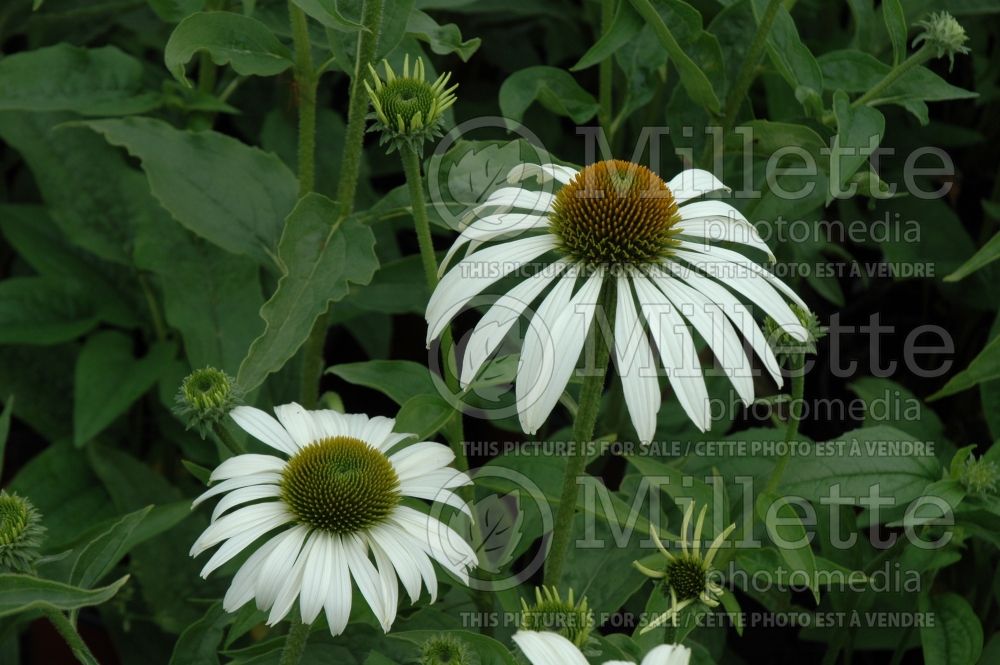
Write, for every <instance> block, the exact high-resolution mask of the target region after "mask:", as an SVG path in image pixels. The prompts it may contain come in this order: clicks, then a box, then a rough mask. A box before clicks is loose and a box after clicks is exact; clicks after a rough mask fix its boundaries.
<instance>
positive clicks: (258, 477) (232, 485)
mask: <svg viewBox="0 0 1000 665" xmlns="http://www.w3.org/2000/svg"><path fill="white" fill-rule="evenodd" d="M280 482H281V474H280V473H277V472H275V471H266V472H264V473H251V474H250V475H248V476H236V477H235V478H229V479H228V480H223V481H222V482H221V483H219V484H217V485H213V486H212V487H211V488H209V489H208V490H206V491H205V492H203V493H202V494H201V495H199V496H198V498H197V499H195V500H194V501H192V502H191V508H192V509H194V508H197V507H198V506H199V505H200V504H201V503H202V502H203V501H205V500H206V499H211V498H212V497H213V496H216V495H217V494H224V493H226V492H230V491H232V490H236V489H240V488H241V487H252V486H253V485H274V484H277V483H280Z"/></svg>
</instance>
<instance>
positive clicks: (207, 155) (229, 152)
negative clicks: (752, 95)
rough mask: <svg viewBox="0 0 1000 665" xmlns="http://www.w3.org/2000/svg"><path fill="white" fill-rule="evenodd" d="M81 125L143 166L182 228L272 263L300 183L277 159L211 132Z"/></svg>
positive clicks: (133, 121) (113, 123) (136, 122)
mask: <svg viewBox="0 0 1000 665" xmlns="http://www.w3.org/2000/svg"><path fill="white" fill-rule="evenodd" d="M86 126H87V127H89V128H91V129H93V130H94V131H96V132H98V133H100V134H102V135H103V136H104V138H106V139H107V140H108V142H110V143H111V144H112V145H116V146H122V147H124V148H125V149H126V150H127V151H128V152H129V154H131V155H132V156H134V157H138V158H139V159H140V160H142V168H143V170H144V171H145V172H146V175H147V177H148V178H149V185H150V188H151V189H152V192H153V195H154V196H156V198H158V199H159V200H160V202H161V203H162V204H163V207H165V208H166V209H167V210H169V211H170V213H171V214H172V215H173V216H174V218H175V219H177V221H179V222H180V223H181V224H183V225H184V226H186V227H187V228H189V229H190V230H192V231H194V232H195V233H196V234H198V235H200V236H202V237H203V238H205V239H207V240H209V241H211V242H213V243H215V244H216V245H218V246H219V247H221V248H223V249H225V250H227V251H229V252H233V253H234V254H247V255H248V256H252V257H254V258H255V259H257V260H258V261H260V262H262V263H269V262H270V261H272V260H274V251H275V246H276V244H277V240H278V236H279V234H280V233H281V228H282V220H283V219H284V218H285V216H286V215H287V214H288V212H289V211H290V210H291V209H292V207H293V206H294V205H295V199H296V194H297V192H298V183H297V181H296V179H295V176H294V175H293V174H292V172H291V171H290V170H289V169H288V167H286V166H285V165H284V164H283V163H282V162H281V160H280V159H278V158H277V157H275V156H274V155H272V154H270V153H266V152H263V151H261V150H259V149H257V148H253V147H251V146H248V145H246V144H244V143H241V142H239V141H237V140H236V139H234V138H232V137H229V136H226V135H224V134H219V133H216V132H212V131H205V132H190V131H183V130H179V129H174V128H173V127H171V126H170V125H168V124H167V123H165V122H163V121H160V120H153V119H151V118H129V119H126V120H97V121H91V122H88V123H86Z"/></svg>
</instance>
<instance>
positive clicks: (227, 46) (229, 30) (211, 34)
mask: <svg viewBox="0 0 1000 665" xmlns="http://www.w3.org/2000/svg"><path fill="white" fill-rule="evenodd" d="M199 51H205V52H207V53H208V55H209V57H211V58H212V62H214V63H215V64H217V65H230V66H231V67H232V68H233V69H234V70H235V71H236V73H237V74H242V75H243V76H274V75H275V74H280V73H281V72H283V71H285V70H286V69H288V68H289V67H291V66H292V59H291V58H292V55H291V53H289V51H288V49H287V48H285V47H284V45H282V43H281V42H279V41H278V38H277V37H275V36H274V35H273V34H272V33H271V30H270V29H269V28H268V27H267V26H266V25H264V24H263V23H261V22H260V21H258V20H257V19H254V18H250V17H249V16H243V15H242V14H234V13H232V12H199V13H197V14H192V15H191V16H188V17H187V18H185V19H184V20H183V21H181V22H180V23H179V24H177V27H176V28H174V31H173V32H172V33H170V39H169V40H167V45H166V47H165V48H164V51H163V63H164V64H165V65H166V66H167V70H169V71H170V73H171V74H173V76H174V78H176V79H177V80H178V81H180V82H181V83H183V84H185V85H188V86H190V85H191V82H190V81H188V79H187V76H186V75H185V73H184V65H186V64H187V63H188V62H190V60H191V58H193V57H194V56H195V54H196V53H198V52H199Z"/></svg>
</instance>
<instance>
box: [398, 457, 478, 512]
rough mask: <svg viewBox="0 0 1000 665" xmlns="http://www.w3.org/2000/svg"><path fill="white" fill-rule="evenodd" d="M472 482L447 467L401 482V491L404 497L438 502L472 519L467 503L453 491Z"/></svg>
mask: <svg viewBox="0 0 1000 665" xmlns="http://www.w3.org/2000/svg"><path fill="white" fill-rule="evenodd" d="M470 482H471V480H470V479H469V476H467V475H466V474H464V473H462V472H460V471H456V470H455V469H452V468H447V467H446V468H443V469H438V470H437V471H434V472H431V473H427V474H424V475H420V476H415V477H411V478H408V479H407V480H401V481H400V484H399V491H400V493H401V494H402V495H403V496H412V497H414V498H417V499H427V500H428V501H436V502H438V503H443V504H446V505H449V506H452V507H454V508H457V509H459V510H461V511H462V512H464V513H465V514H467V515H468V516H469V517H472V511H471V510H470V509H469V506H468V505H467V504H466V503H465V501H463V500H462V499H461V498H460V497H459V496H458V495H457V494H455V493H454V492H452V491H451V489H452V488H454V487H461V486H462V485H468V484H469V483H470Z"/></svg>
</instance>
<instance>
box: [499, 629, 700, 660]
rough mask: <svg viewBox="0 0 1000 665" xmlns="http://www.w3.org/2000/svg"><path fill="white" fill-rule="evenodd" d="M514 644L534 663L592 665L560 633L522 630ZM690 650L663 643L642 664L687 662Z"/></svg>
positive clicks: (515, 635) (515, 636) (514, 638)
mask: <svg viewBox="0 0 1000 665" xmlns="http://www.w3.org/2000/svg"><path fill="white" fill-rule="evenodd" d="M513 640H514V643H515V644H517V646H518V648H519V649H520V650H521V651H522V652H523V653H524V655H525V656H526V657H527V659H528V661H530V662H531V665H589V663H588V661H587V659H586V658H585V657H584V655H583V653H582V652H581V651H580V649H578V648H577V646H576V645H575V644H573V643H572V642H570V641H569V640H567V639H566V638H565V637H563V636H562V635H560V634H558V633H549V632H534V631H530V630H520V631H518V632H516V633H514V637H513ZM690 661H691V649H688V648H687V647H684V646H681V645H679V644H661V645H660V646H658V647H656V648H654V649H653V650H652V651H650V652H649V653H647V654H646V656H645V657H644V658H643V659H642V665H688V663H689V662H690ZM604 665H635V663H632V662H629V661H624V660H607V661H604Z"/></svg>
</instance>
